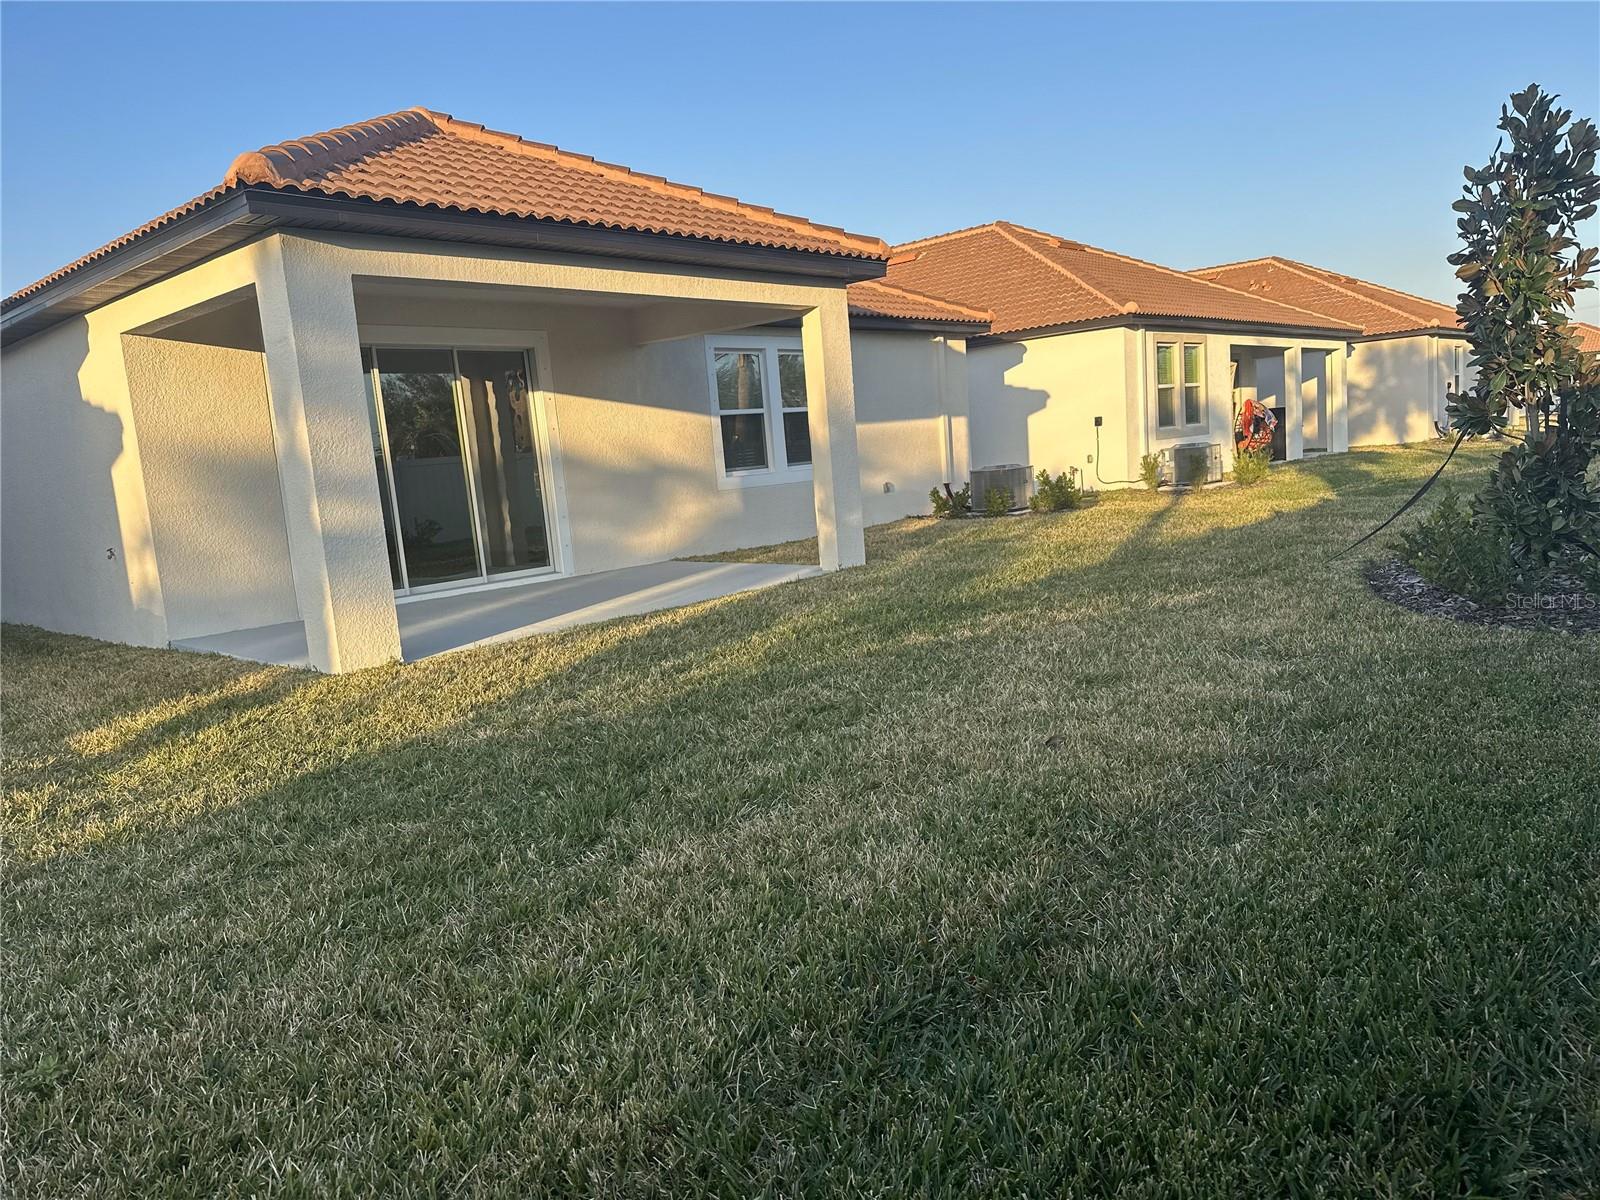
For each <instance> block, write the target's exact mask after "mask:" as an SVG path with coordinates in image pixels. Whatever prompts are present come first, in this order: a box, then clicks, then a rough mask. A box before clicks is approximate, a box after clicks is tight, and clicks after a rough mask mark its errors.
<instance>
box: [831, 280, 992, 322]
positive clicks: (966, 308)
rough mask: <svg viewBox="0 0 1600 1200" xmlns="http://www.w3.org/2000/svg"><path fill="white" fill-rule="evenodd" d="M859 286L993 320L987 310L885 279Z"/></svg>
mask: <svg viewBox="0 0 1600 1200" xmlns="http://www.w3.org/2000/svg"><path fill="white" fill-rule="evenodd" d="M852 286H855V285H852ZM859 286H862V287H876V288H883V289H884V290H885V291H890V292H899V293H900V294H901V295H904V296H910V297H912V298H913V299H915V300H931V301H933V303H935V304H942V305H944V306H945V307H946V308H953V309H956V310H957V311H959V312H964V313H971V314H972V315H973V316H974V317H977V318H979V319H981V320H984V321H992V320H994V314H993V313H992V312H989V311H988V310H987V309H982V308H973V307H972V306H971V305H969V304H960V303H958V302H956V301H954V300H949V299H946V298H945V297H944V296H936V295H934V294H933V293H932V292H923V291H918V290H917V289H916V288H908V287H906V286H905V285H904V284H901V283H890V282H889V281H888V280H887V279H863V280H861V282H860V285H859Z"/></svg>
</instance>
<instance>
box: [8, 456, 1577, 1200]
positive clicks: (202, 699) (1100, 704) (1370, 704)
mask: <svg viewBox="0 0 1600 1200" xmlns="http://www.w3.org/2000/svg"><path fill="white" fill-rule="evenodd" d="M1440 453H1441V451H1439V450H1438V449H1437V448H1435V447H1422V448H1416V449H1412V450H1406V451H1374V452H1363V453H1356V454H1352V455H1348V456H1343V457H1338V458H1329V459H1323V460H1321V461H1318V462H1315V463H1312V464H1306V465H1303V466H1295V467H1287V468H1280V469H1277V470H1275V471H1274V472H1273V473H1272V476H1271V478H1270V479H1269V480H1268V482H1266V483H1265V484H1263V485H1261V486H1259V487H1258V488H1255V489H1251V490H1244V489H1239V488H1225V489H1217V490H1213V491H1206V492H1202V493H1199V494H1195V495H1192V496H1188V497H1184V498H1180V499H1173V498H1171V497H1166V496H1161V497H1157V496H1152V495H1150V494H1147V493H1137V494H1135V493H1123V494H1118V495H1113V496H1107V497H1105V498H1103V499H1102V500H1101V502H1100V503H1099V504H1097V505H1096V506H1095V507H1093V508H1091V509H1088V510H1086V511H1081V512H1075V513H1067V514H1061V515H1057V516H1048V517H1029V518H1018V519H1008V520H1003V521H988V522H980V521H968V522H955V523H942V524H936V523H934V522H931V521H911V522H904V523H901V524H899V525H897V526H892V527H888V528H884V529H879V530H874V531H872V532H871V533H870V534H869V536H868V548H869V554H870V557H871V565H870V566H868V567H866V568H864V569H861V570H856V571H849V572H844V573H840V574H836V575H831V576H826V577H822V578H817V579H812V580H807V581H803V582H800V583H795V584H791V585H787V586H784V587H780V588H775V589H771V590H768V591H763V592H759V593H754V594H751V595H747V596H742V597H735V598H730V599H727V600H723V601H718V602H715V603H712V604H706V605H701V606H698V607H695V608H690V609H684V610H679V611H676V612H671V613H665V614H659V615H656V616H653V617H649V618H643V619H630V620H625V621H618V622H613V623H611V624H608V625H603V626H594V627H589V628H586V629H579V630H574V631H571V632H568V633H564V634H558V635H554V636H548V637H541V638H535V639H531V640H528V641H523V642H519V643H513V644H509V645H501V646H495V647H493V648H488V649H484V650H480V651H471V652H466V653H462V654H459V655H453V656H447V657H444V658H439V659H434V660H430V661H427V662H423V663H420V664H417V665H413V666H408V667H394V668H386V669H379V670H373V671H367V672H362V673H359V674H356V675H351V676H344V677H339V678H328V677H319V676H315V675H311V674H306V673H299V672H293V671H286V670H278V669H264V668H260V667H256V666H252V665H249V664H244V663H239V662H232V661H229V660H225V659H220V658H213V657H202V656H196V655H188V654H181V653H173V652H160V651H147V650H135V649H128V648H124V647H117V646H110V645H105V644H101V643H96V642H91V641H86V640H82V639H74V638H67V637H60V636H54V635H46V634H41V633H38V632H36V631H31V630H25V629H8V630H7V632H6V638H5V646H4V650H5V655H4V721H5V741H6V747H5V750H6V775H7V788H8V797H7V806H6V814H5V821H6V829H5V838H6V868H5V875H4V897H3V898H4V935H5V947H6V961H5V997H4V999H5V1003H4V1009H5V1013H4V1015H5V1020H6V1022H7V1026H6V1038H5V1049H4V1053H5V1068H6V1069H5V1074H4V1087H5V1089H6V1094H5V1096H4V1098H3V1099H4V1113H5V1117H6V1121H7V1129H6V1132H5V1135H4V1136H5V1138H6V1141H7V1146H6V1150H5V1154H4V1160H5V1167H4V1170H5V1172H6V1174H7V1176H8V1178H7V1180H6V1183H7V1185H8V1186H7V1189H6V1190H7V1192H8V1194H12V1195H17V1196H24V1195H40V1194H46V1193H49V1194H61V1193H73V1194H87V1193H89V1192H91V1191H93V1192H97V1193H99V1194H108V1193H118V1192H140V1193H143V1194H151V1193H157V1194H160V1193H173V1194H185V1195H196V1196H211V1195H217V1194H220V1193H223V1192H227V1191H230V1190H233V1191H237V1192H238V1193H241V1194H245V1193H249V1194H261V1193H269V1192H274V1191H281V1192H285V1193H291V1194H317V1195H329V1194H350V1195H371V1194H377V1193H389V1194H393V1193H395V1192H399V1191H408V1192H409V1191H415V1192H425V1193H444V1192H449V1193H454V1194H461V1193H467V1194H471V1193H487V1192H495V1191H504V1192H508V1193H516V1192H528V1193H537V1192H546V1193H559V1194H596V1195H625V1196H633V1195H656V1194H675V1195H695V1194H704V1193H707V1192H710V1193H717V1194H724V1195H730V1196H731V1195H738V1196H744V1195H752V1194H760V1193H772V1194H785V1195H788V1194H804V1193H824V1192H828V1193H848V1194H852V1195H871V1196H901V1195H907V1194H949V1195H956V1194H972V1193H983V1194H992V1195H1034V1196H1038V1195H1052V1196H1053V1195H1099V1194H1105V1193H1110V1192H1115V1193H1116V1194H1118V1195H1126V1196H1163V1197H1164V1196H1218V1197H1223V1196H1227V1197H1234V1196H1266V1195H1272V1196H1277V1195H1284V1194H1290V1193H1298V1194H1309V1193H1318V1194H1325V1195H1351V1196H1374V1195H1381V1196H1436V1195H1480V1194H1487V1195H1516V1194H1523V1195H1547V1196H1563V1195H1567V1196H1580V1195H1593V1194H1595V1193H1596V1192H1597V1191H1600V999H1597V994H1596V993H1597V989H1600V824H1597V817H1600V641H1597V640H1596V639H1593V638H1590V639H1578V638H1574V637H1571V636H1569V635H1563V634H1551V633H1532V634H1530V633H1519V632H1512V631H1507V630H1494V629H1484V628H1480V627H1475V626H1469V625H1462V624H1456V623H1451V622H1445V621H1437V620H1430V619H1427V618H1424V617H1419V616H1416V615H1413V614H1411V613H1409V612H1406V611H1403V610H1401V609H1398V608H1394V607H1391V606H1388V605H1386V604H1385V603H1383V602H1382V601H1379V600H1377V599H1376V598H1374V597H1373V596H1372V595H1371V594H1370V592H1369V591H1368V589H1367V588H1366V586H1365V584H1364V583H1363V581H1362V577H1361V564H1360V561H1359V558H1351V559H1350V560H1341V561H1339V562H1337V563H1334V564H1332V565H1327V564H1326V563H1325V559H1326V557H1327V556H1328V554H1329V553H1330V552H1331V551H1332V550H1334V549H1336V548H1338V547H1339V546H1341V545H1342V544H1343V543H1345V542H1346V541H1348V540H1351V539H1352V538H1354V537H1355V536H1356V535H1358V534H1359V533H1361V532H1364V531H1365V530H1366V529H1367V528H1369V527H1370V526H1371V525H1373V524H1375V523H1376V522H1377V521H1378V520H1380V519H1382V518H1383V517H1384V516H1387V515H1388V513H1389V512H1390V511H1392V510H1393V508H1394V507H1395V505H1396V504H1397V503H1398V501H1399V500H1400V499H1402V498H1404V496H1406V495H1408V494H1409V492H1410V490H1411V489H1413V488H1414V487H1415V486H1416V484H1417V482H1418V481H1420V479H1422V478H1423V477H1424V476H1425V475H1426V474H1427V473H1428V472H1429V471H1431V470H1432V468H1433V466H1434V465H1436V463H1437V462H1438V457H1439V454H1440ZM1485 462H1486V459H1485V454H1484V452H1482V451H1473V452H1464V454H1463V456H1460V457H1459V458H1458V463H1457V465H1454V466H1452V468H1451V471H1452V474H1454V475H1457V476H1458V477H1461V478H1470V477H1471V476H1472V475H1474V474H1475V473H1477V472H1481V471H1482V470H1483V469H1484V466H1485ZM785 553H786V551H785V550H784V549H783V548H780V549H778V550H775V551H773V552H771V553H770V554H769V557H775V558H781V557H784V555H785Z"/></svg>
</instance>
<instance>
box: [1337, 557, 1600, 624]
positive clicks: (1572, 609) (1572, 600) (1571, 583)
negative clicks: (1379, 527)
mask: <svg viewBox="0 0 1600 1200" xmlns="http://www.w3.org/2000/svg"><path fill="white" fill-rule="evenodd" d="M1367 583H1368V584H1369V585H1370V586H1371V588H1372V590H1373V591H1374V592H1376V593H1378V595H1380V596H1382V597H1383V598H1384V599H1385V600H1388V601H1390V602H1391V603H1393V604H1398V605H1400V606H1401V607H1402V608H1409V609H1410V610H1411V611H1412V612H1415V613H1421V614H1422V615H1423V616H1425V617H1443V618H1446V619H1448V620H1451V621H1466V622H1469V623H1470V624H1473V625H1492V626H1499V627H1501V628H1505V629H1553V630H1559V631H1561V632H1563V633H1579V634H1591V633H1600V596H1596V595H1595V594H1594V593H1593V592H1590V591H1586V590H1585V589H1584V588H1583V587H1582V586H1581V585H1580V584H1579V583H1578V581H1577V580H1575V579H1571V578H1567V577H1558V578H1557V579H1556V580H1555V582H1554V583H1553V585H1552V586H1551V587H1550V588H1549V589H1547V590H1545V591H1542V592H1539V593H1536V594H1535V595H1533V596H1530V597H1528V598H1527V599H1526V600H1525V601H1524V602H1523V603H1521V604H1512V605H1508V606H1506V607H1503V608H1502V607H1497V606H1495V605H1491V604H1479V603H1477V602H1476V601H1474V600H1468V599H1467V598H1466V597H1465V596H1458V595H1456V594H1455V593H1454V592H1451V591H1446V590H1445V589H1444V588H1442V587H1439V586H1438V585H1436V584H1433V583H1429V582H1428V581H1427V580H1426V579H1424V578H1423V577H1422V576H1421V575H1419V574H1417V572H1416V570H1415V569H1414V568H1412V567H1411V566H1409V565H1408V564H1406V563H1403V562H1401V561H1400V560H1399V559H1397V558H1392V559H1387V560H1385V561H1382V562H1374V563H1370V564H1368V566H1367Z"/></svg>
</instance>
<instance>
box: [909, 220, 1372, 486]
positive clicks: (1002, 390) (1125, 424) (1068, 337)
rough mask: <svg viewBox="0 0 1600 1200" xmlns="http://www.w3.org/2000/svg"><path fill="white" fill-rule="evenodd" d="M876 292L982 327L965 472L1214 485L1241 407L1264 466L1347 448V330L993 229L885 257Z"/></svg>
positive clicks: (1261, 300) (1019, 230) (1246, 296)
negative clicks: (1255, 420) (978, 313)
mask: <svg viewBox="0 0 1600 1200" xmlns="http://www.w3.org/2000/svg"><path fill="white" fill-rule="evenodd" d="M885 281H886V282H887V283H888V284H890V285H892V286H896V287H905V288H911V289H914V290H917V291H920V292H924V293H927V294H929V295H934V296H939V297H942V298H944V299H947V300H951V301H954V302H955V303H958V304H964V305H971V306H973V307H974V308H979V309H982V310H984V311H986V312H988V313H990V314H991V315H992V321H991V323H990V327H989V332H988V333H987V334H983V335H977V336H974V337H972V338H971V339H969V341H968V344H967V356H966V357H967V366H968V369H967V377H968V385H967V386H968V395H969V407H970V416H969V440H970V453H971V457H972V462H973V464H974V466H987V465H1000V464H1024V465H1028V466H1031V467H1033V468H1034V469H1040V468H1043V469H1046V470H1049V471H1051V472H1060V471H1065V470H1069V469H1070V470H1075V471H1077V472H1079V473H1080V476H1081V478H1082V479H1083V480H1084V481H1086V482H1087V483H1088V485H1089V486H1091V487H1120V486H1125V485H1128V484H1130V483H1133V482H1137V481H1138V480H1139V479H1140V467H1141V462H1142V460H1143V458H1144V456H1145V455H1154V456H1156V457H1157V458H1158V459H1160V460H1162V463H1163V471H1164V472H1165V475H1166V477H1167V478H1169V479H1174V480H1179V481H1188V480H1190V479H1207V478H1209V479H1216V478H1220V476H1221V474H1222V473H1223V472H1224V471H1227V470H1228V469H1230V468H1231V466H1232V461H1233V452H1234V436H1233V434H1234V427H1235V420H1236V415H1237V413H1238V411H1239V409H1240V407H1241V406H1242V405H1243V404H1244V403H1245V401H1246V400H1253V401H1256V402H1257V403H1259V404H1261V405H1262V406H1264V407H1265V408H1268V409H1271V410H1273V411H1274V412H1275V413H1276V414H1277V416H1278V418H1279V424H1278V433H1279V436H1278V440H1277V442H1276V444H1275V448H1274V449H1275V457H1279V458H1290V459H1297V458H1300V457H1302V456H1303V455H1304V454H1306V453H1308V452H1311V451H1341V450H1344V449H1346V448H1347V445H1348V443H1347V436H1346V423H1345V386H1346V385H1345V351H1346V341H1347V339H1348V338H1349V337H1351V336H1353V335H1354V334H1357V333H1359V328H1358V327H1357V326H1355V325H1354V324H1352V323H1350V322H1348V321H1345V320H1342V319H1339V318H1334V317H1329V316H1326V315H1324V314H1321V313H1317V312H1312V311H1311V310H1309V309H1306V308H1301V307H1298V306H1295V305H1291V304H1286V303H1283V302H1281V301H1279V300H1275V299H1271V298H1268V297H1265V296H1258V295H1253V294H1251V293H1249V292H1244V291H1239V290H1236V289H1234V288H1230V287H1226V286H1224V285H1222V284H1219V283H1213V282H1211V281H1209V280H1205V279H1201V278H1198V277H1196V276H1194V275H1190V274H1187V273H1185V272H1183V271H1176V270H1172V269H1170V268H1168V267H1162V266H1158V265H1156V264H1154V263H1149V262H1143V261H1141V260H1139V259H1135V258H1130V257H1128V256H1127V255H1123V254H1115V253H1112V252H1111V251H1108V250H1101V249H1098V248H1096V247H1094V246H1088V245H1085V244H1083V243H1082V242H1075V241H1071V240H1068V239H1066V238H1060V237H1056V236H1054V235H1052V234H1048V233H1043V232H1040V231H1039V230H1036V229H1029V228H1027V227H1025V226H1021V225H1015V224H1012V223H1010V222H1007V221H995V222H992V223H990V224H987V225H980V226H976V227H973V228H970V229H961V230H957V231H955V232H953V233H946V234H942V235H940V236H938V237H931V238H925V239H923V240H922V241H918V242H912V243H909V244H907V245H903V246H897V247H895V250H894V256H893V257H892V258H891V259H890V260H889V268H888V273H887V275H886V276H885Z"/></svg>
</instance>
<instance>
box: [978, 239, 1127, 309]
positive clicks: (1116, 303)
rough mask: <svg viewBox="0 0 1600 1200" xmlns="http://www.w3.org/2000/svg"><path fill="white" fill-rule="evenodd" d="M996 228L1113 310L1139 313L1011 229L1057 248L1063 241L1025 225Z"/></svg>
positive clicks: (1124, 301)
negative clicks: (1045, 240)
mask: <svg viewBox="0 0 1600 1200" xmlns="http://www.w3.org/2000/svg"><path fill="white" fill-rule="evenodd" d="M996 226H997V228H998V232H999V233H1000V235H1001V236H1002V237H1004V238H1006V239H1007V240H1008V241H1010V242H1012V243H1013V244H1015V245H1016V246H1017V247H1018V248H1019V249H1021V250H1022V251H1023V252H1024V253H1026V254H1031V255H1033V256H1034V257H1035V258H1037V259H1038V260H1039V261H1040V262H1042V263H1044V264H1045V266H1047V267H1050V268H1052V269H1053V270H1055V271H1058V272H1059V273H1060V274H1062V275H1065V276H1066V277H1067V278H1068V279H1070V280H1072V282H1073V283H1075V284H1077V285H1078V286H1079V287H1081V288H1083V289H1084V291H1086V292H1092V293H1093V294H1094V295H1096V296H1099V297H1100V299H1102V300H1104V301H1105V302H1106V303H1107V304H1109V305H1110V306H1111V307H1112V308H1115V309H1118V310H1120V311H1122V312H1125V313H1134V312H1138V311H1139V306H1138V305H1137V304H1134V302H1133V301H1131V300H1118V299H1115V298H1114V297H1112V296H1110V295H1109V294H1107V293H1105V292H1102V291H1101V290H1100V289H1099V288H1097V287H1095V286H1094V284H1092V283H1090V282H1089V281H1088V280H1086V279H1084V278H1082V277H1081V276H1079V275H1077V274H1074V273H1073V272H1072V271H1071V270H1069V269H1068V268H1066V267H1064V266H1062V265H1061V264H1060V263H1058V262H1056V261H1055V260H1054V259H1051V258H1048V257H1046V256H1045V255H1043V254H1041V253H1039V251H1038V250H1035V249H1034V248H1033V247H1032V246H1029V245H1028V244H1027V243H1025V242H1024V241H1023V240H1022V239H1021V238H1019V237H1018V236H1017V235H1016V234H1015V233H1012V232H1011V228H1015V229H1019V230H1022V231H1023V232H1024V233H1029V234H1032V235H1033V236H1035V237H1044V238H1050V240H1051V241H1053V242H1054V243H1055V244H1056V245H1057V246H1060V245H1061V244H1062V243H1061V239H1059V238H1055V237H1052V236H1051V235H1050V234H1047V233H1042V232H1041V231H1039V230H1037V229H1028V228H1027V227H1026V226H1023V225H1017V226H1012V227H1010V228H1008V223H1007V222H1005V221H999V222H996Z"/></svg>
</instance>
